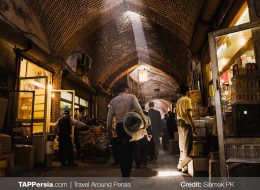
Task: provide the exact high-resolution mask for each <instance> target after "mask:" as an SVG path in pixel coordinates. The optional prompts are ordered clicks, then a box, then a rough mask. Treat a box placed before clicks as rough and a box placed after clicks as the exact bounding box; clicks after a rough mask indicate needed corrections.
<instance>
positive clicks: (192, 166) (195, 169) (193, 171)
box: [188, 157, 209, 177]
mask: <svg viewBox="0 0 260 190" xmlns="http://www.w3.org/2000/svg"><path fill="white" fill-rule="evenodd" d="M208 169H209V158H208V157H198V158H192V160H191V161H190V162H189V164H188V174H189V175H190V176H192V177H202V176H203V177H204V176H207V175H208Z"/></svg>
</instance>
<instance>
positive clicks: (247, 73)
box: [209, 22, 260, 176]
mask: <svg viewBox="0 0 260 190" xmlns="http://www.w3.org/2000/svg"><path fill="white" fill-rule="evenodd" d="M259 26H260V23H259V22H252V23H248V24H242V25H239V26H234V27H230V28H227V29H223V30H219V31H215V32H212V33H210V34H209V44H210V56H211V63H212V74H213V76H212V78H213V80H212V82H213V85H214V89H213V93H214V100H215V106H216V118H217V131H218V142H219V154H220V171H221V175H222V176H228V175H229V170H230V168H231V167H232V165H233V164H239V163H244V164H250V163H251V164H252V163H260V151H259V145H260V127H259V123H260V117H259V115H260V71H259V70H260V59H259V58H260V57H259V55H260V51H259V39H260V38H259V34H260V27H259Z"/></svg>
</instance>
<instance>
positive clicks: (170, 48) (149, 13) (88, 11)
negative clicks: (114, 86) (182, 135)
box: [26, 0, 204, 86]
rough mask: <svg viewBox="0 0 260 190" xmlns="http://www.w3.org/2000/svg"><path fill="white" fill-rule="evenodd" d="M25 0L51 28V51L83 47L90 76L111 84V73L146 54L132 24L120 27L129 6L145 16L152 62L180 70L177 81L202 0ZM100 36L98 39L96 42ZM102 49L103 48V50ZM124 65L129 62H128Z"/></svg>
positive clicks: (59, 53) (48, 29) (170, 71)
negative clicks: (138, 45)
mask: <svg viewBox="0 0 260 190" xmlns="http://www.w3.org/2000/svg"><path fill="white" fill-rule="evenodd" d="M26 2H27V4H28V5H29V6H30V7H31V8H33V10H34V12H35V14H36V15H37V16H38V17H39V19H40V21H41V24H42V26H43V27H44V29H45V31H46V33H47V35H48V38H49V39H48V40H49V43H50V44H49V45H50V47H51V52H52V54H54V55H56V56H60V57H62V58H63V59H64V60H66V58H67V57H68V56H69V55H70V54H71V53H72V52H73V51H75V49H77V48H78V47H79V46H80V47H84V49H85V50H86V51H87V53H89V54H90V56H91V57H92V58H93V60H94V61H93V71H91V72H90V73H89V74H90V76H93V77H90V78H91V79H93V81H94V82H101V83H102V84H106V85H107V86H109V82H108V81H113V77H114V76H113V74H114V75H115V74H119V73H118V72H125V71H126V70H127V69H130V68H131V62H136V59H137V58H138V59H139V61H140V54H142V57H143V61H144V62H146V61H145V60H146V58H147V55H148V54H147V52H142V51H140V52H139V57H138V55H137V54H138V53H137V52H136V48H135V44H134V43H135V41H134V37H133V32H131V29H130V30H129V29H126V30H124V29H123V30H124V31H120V29H119V28H120V27H121V28H124V26H122V23H121V24H120V19H121V18H122V15H123V14H124V13H125V12H126V11H131V12H135V13H138V14H139V15H141V17H142V22H143V23H144V33H145V36H146V40H147V46H148V49H149V59H150V61H149V62H150V64H153V65H154V66H155V67H157V68H159V69H161V70H163V71H167V72H168V74H170V75H176V80H182V78H183V77H184V76H185V70H186V68H185V67H187V66H188V61H189V59H190V57H191V54H190V53H189V49H188V48H187V47H189V46H190V43H191V40H192V37H193V32H194V27H195V24H196V22H197V19H198V16H199V15H200V12H201V8H202V6H203V3H204V0H37V1H36V0H27V1H26ZM123 25H124V23H123ZM104 31H105V32H104ZM108 34H109V36H108ZM96 40H99V42H98V43H96V42H97V41H96ZM111 40H113V41H111ZM120 44H121V45H120ZM104 48H105V51H102V50H104ZM95 50H96V52H95ZM109 51H110V52H109ZM103 55H106V56H103ZM112 62H113V63H112ZM146 63H147V62H146ZM126 64H129V65H130V66H127V67H124V66H125V65H126ZM133 65H134V63H133ZM122 67H123V69H122V70H120V69H121V68H122ZM98 73H99V74H98Z"/></svg>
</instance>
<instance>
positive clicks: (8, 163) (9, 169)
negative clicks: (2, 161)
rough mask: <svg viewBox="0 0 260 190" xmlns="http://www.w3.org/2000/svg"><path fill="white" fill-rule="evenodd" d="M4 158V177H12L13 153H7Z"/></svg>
mask: <svg viewBox="0 0 260 190" xmlns="http://www.w3.org/2000/svg"><path fill="white" fill-rule="evenodd" d="M5 157H6V175H7V176H12V175H13V174H14V152H10V153H7V154H6V155H5Z"/></svg>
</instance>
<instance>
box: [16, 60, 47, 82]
mask: <svg viewBox="0 0 260 190" xmlns="http://www.w3.org/2000/svg"><path fill="white" fill-rule="evenodd" d="M38 76H46V77H48V79H49V82H52V73H51V72H49V71H47V70H46V69H44V68H42V67H39V66H38V65H36V64H34V63H32V62H30V61H28V60H26V59H22V61H21V65H20V77H38Z"/></svg>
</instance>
